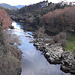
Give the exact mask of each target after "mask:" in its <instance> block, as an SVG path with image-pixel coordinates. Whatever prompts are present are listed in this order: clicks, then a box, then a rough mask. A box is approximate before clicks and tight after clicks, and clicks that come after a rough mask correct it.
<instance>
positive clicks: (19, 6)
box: [15, 5, 24, 9]
mask: <svg viewBox="0 0 75 75" xmlns="http://www.w3.org/2000/svg"><path fill="white" fill-rule="evenodd" d="M15 7H17V8H18V9H21V8H22V7H24V5H17V6H15Z"/></svg>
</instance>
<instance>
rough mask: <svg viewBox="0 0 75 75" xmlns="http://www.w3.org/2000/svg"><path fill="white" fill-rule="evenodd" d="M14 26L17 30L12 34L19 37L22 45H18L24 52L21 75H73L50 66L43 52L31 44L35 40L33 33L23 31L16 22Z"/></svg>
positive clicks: (55, 66) (58, 66)
mask: <svg viewBox="0 0 75 75" xmlns="http://www.w3.org/2000/svg"><path fill="white" fill-rule="evenodd" d="M12 26H14V28H15V29H13V30H12V34H16V35H18V36H19V39H20V41H21V45H17V46H18V48H20V50H21V51H22V52H23V58H22V65H21V67H22V73H21V75H71V74H69V73H64V72H62V71H61V70H60V65H53V64H49V63H48V62H47V60H46V59H45V57H44V55H43V54H42V52H40V51H38V50H37V49H36V48H35V47H34V46H33V43H29V42H30V41H32V40H34V38H33V36H32V34H33V33H32V32H24V30H23V29H21V28H23V27H22V26H21V25H20V24H19V23H16V22H12ZM15 45H16V44H15Z"/></svg>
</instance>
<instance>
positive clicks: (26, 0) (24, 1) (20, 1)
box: [0, 0, 72, 5]
mask: <svg viewBox="0 0 75 75" xmlns="http://www.w3.org/2000/svg"><path fill="white" fill-rule="evenodd" d="M40 1H44V0H0V3H7V4H10V5H29V4H34V3H37V2H40ZM48 1H49V2H54V3H57V2H59V1H60V0H48ZM66 1H72V0H66Z"/></svg>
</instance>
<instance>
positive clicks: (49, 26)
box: [40, 6, 75, 33]
mask: <svg viewBox="0 0 75 75" xmlns="http://www.w3.org/2000/svg"><path fill="white" fill-rule="evenodd" d="M74 19H75V6H72V7H66V8H64V9H56V10H54V11H53V12H48V13H47V14H45V15H44V16H43V17H42V18H41V21H40V25H42V26H44V27H45V29H46V30H47V31H49V32H54V33H58V32H61V31H74V32H75V21H74Z"/></svg>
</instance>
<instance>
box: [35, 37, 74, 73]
mask: <svg viewBox="0 0 75 75" xmlns="http://www.w3.org/2000/svg"><path fill="white" fill-rule="evenodd" d="M44 41H45V39H44V40H43V39H42V38H39V39H36V40H35V41H34V46H36V48H37V49H38V50H40V51H42V52H43V53H44V56H45V57H46V59H47V60H48V61H49V62H50V63H51V64H61V70H63V71H65V72H69V73H73V74H75V57H74V54H73V52H72V51H69V50H67V51H64V50H63V47H62V46H61V43H54V44H51V43H49V42H44Z"/></svg>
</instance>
